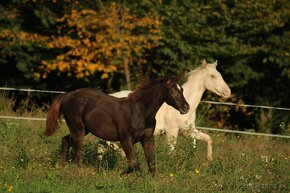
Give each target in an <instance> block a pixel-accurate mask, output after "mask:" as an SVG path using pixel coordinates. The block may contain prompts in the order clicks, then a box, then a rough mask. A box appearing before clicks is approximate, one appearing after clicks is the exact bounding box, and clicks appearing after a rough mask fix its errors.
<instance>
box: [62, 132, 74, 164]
mask: <svg viewBox="0 0 290 193" xmlns="http://www.w3.org/2000/svg"><path fill="white" fill-rule="evenodd" d="M71 146H72V139H71V135H66V136H64V137H63V138H62V145H61V151H60V156H61V165H62V166H64V164H65V162H66V161H67V158H68V153H69V149H70V147H71Z"/></svg>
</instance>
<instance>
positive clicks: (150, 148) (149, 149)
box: [142, 135, 156, 177]
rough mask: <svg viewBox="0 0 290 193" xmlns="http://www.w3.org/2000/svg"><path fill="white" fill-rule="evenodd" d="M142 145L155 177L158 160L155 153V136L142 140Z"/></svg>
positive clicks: (150, 169)
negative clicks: (156, 160)
mask: <svg viewBox="0 0 290 193" xmlns="http://www.w3.org/2000/svg"><path fill="white" fill-rule="evenodd" d="M142 146H143V149H144V153H145V156H146V159H147V164H148V167H149V171H150V172H151V173H152V175H153V177H154V176H155V175H156V162H155V155H154V136H153V135H151V136H150V137H147V138H145V139H144V140H143V141H142Z"/></svg>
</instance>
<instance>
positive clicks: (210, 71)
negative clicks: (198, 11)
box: [201, 60, 231, 98]
mask: <svg viewBox="0 0 290 193" xmlns="http://www.w3.org/2000/svg"><path fill="white" fill-rule="evenodd" d="M216 66H217V61H215V62H214V63H212V64H207V63H206V61H205V60H203V61H202V65H201V68H202V69H203V72H204V76H203V83H204V87H205V89H207V90H209V91H212V92H214V93H215V94H217V95H219V96H221V97H224V98H228V97H230V96H231V89H230V88H229V86H228V85H227V83H226V82H225V81H224V79H223V77H222V75H221V74H220V73H219V72H218V71H217V69H216Z"/></svg>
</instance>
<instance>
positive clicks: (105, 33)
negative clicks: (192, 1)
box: [40, 2, 161, 89]
mask: <svg viewBox="0 0 290 193" xmlns="http://www.w3.org/2000/svg"><path fill="white" fill-rule="evenodd" d="M100 4H101V9H100V10H92V9H83V8H80V9H73V10H72V11H71V12H69V13H67V14H65V15H64V16H63V17H61V18H60V19H58V25H57V28H58V30H59V31H58V34H57V36H55V37H52V38H49V40H48V41H47V43H46V46H47V47H49V48H51V49H56V50H60V52H59V54H58V55H57V56H56V58H55V59H52V60H44V61H43V62H42V63H43V66H41V67H40V70H43V74H42V78H46V76H47V73H50V72H51V71H58V72H60V73H63V72H67V73H68V76H76V77H77V78H80V79H82V78H87V77H90V76H94V75H95V72H101V73H102V75H101V79H105V78H108V77H109V76H110V75H113V73H114V72H120V73H122V74H125V77H126V83H127V87H128V89H130V88H131V80H130V76H131V73H130V68H129V66H130V65H144V64H146V63H147V61H146V60H144V59H143V54H144V52H145V50H146V49H148V50H150V49H152V48H153V47H156V46H158V45H159V43H158V42H159V40H160V38H161V37H160V30H159V29H158V27H159V26H160V25H161V21H160V19H159V18H158V17H154V16H152V15H150V14H148V16H147V17H143V18H138V17H136V16H134V15H132V14H130V11H129V9H128V8H126V7H125V5H123V4H119V5H118V4H117V3H114V2H112V3H109V4H108V5H106V6H105V5H104V4H103V3H102V2H100Z"/></svg>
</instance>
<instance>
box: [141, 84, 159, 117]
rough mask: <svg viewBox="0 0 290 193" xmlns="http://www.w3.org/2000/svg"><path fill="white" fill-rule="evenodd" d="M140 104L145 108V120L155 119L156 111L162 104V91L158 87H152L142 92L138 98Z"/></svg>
mask: <svg viewBox="0 0 290 193" xmlns="http://www.w3.org/2000/svg"><path fill="white" fill-rule="evenodd" d="M139 101H140V104H141V105H142V106H143V107H144V108H145V112H144V113H145V116H146V118H149V117H153V118H154V117H155V115H156V113H157V111H158V110H159V108H160V107H161V105H162V104H163V103H164V96H163V95H162V89H160V87H159V86H158V85H156V86H153V87H152V88H150V89H146V90H144V91H143V93H142V96H141V97H140V100H139Z"/></svg>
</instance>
